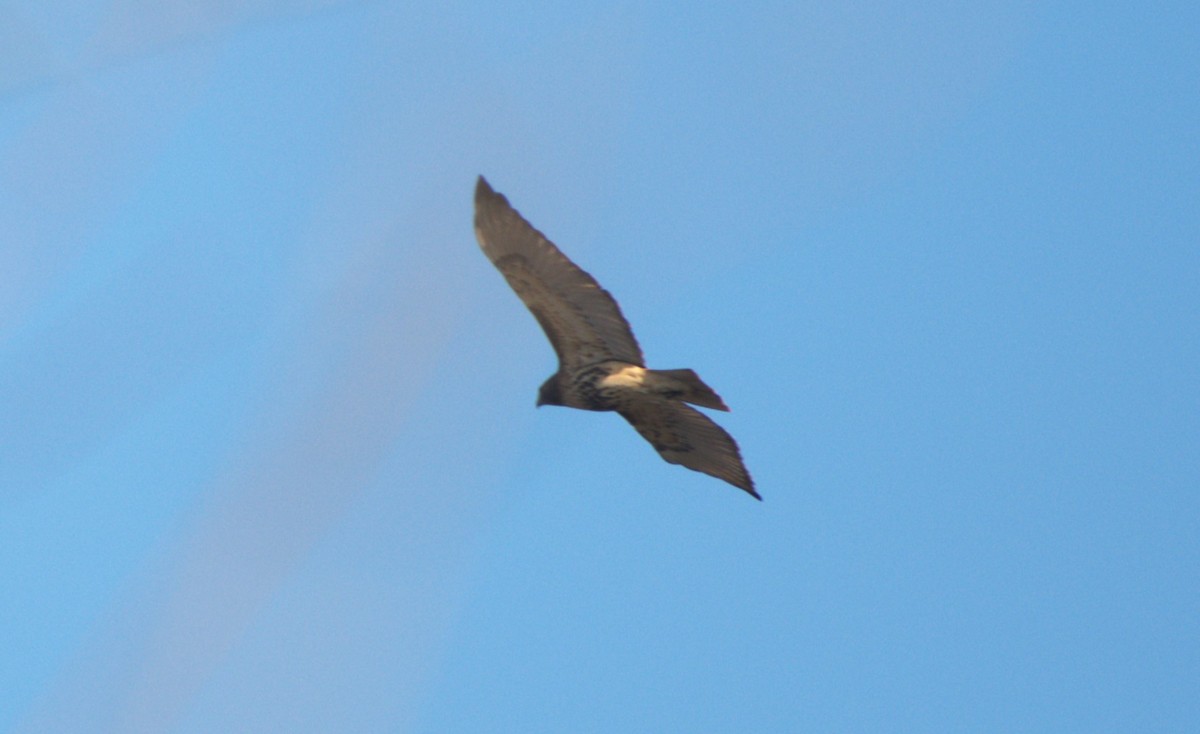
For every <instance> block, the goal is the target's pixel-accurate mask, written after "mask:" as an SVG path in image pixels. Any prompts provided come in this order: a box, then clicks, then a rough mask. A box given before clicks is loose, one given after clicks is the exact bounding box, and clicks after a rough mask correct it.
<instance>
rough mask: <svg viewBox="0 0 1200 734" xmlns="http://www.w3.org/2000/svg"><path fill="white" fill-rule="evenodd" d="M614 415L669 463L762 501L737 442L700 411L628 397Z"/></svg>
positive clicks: (661, 400) (652, 398)
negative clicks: (730, 485) (722, 482)
mask: <svg viewBox="0 0 1200 734" xmlns="http://www.w3.org/2000/svg"><path fill="white" fill-rule="evenodd" d="M617 412H618V413H620V414H621V417H622V418H624V419H625V420H627V421H629V423H630V425H632V426H633V427H634V428H636V429H637V432H638V433H640V434H642V438H644V439H646V440H647V441H649V442H650V445H652V446H653V447H654V448H655V450H657V451H658V453H659V454H660V455H661V456H662V457H663V458H664V459H666V460H667V461H669V462H670V463H672V464H682V465H683V466H686V467H687V468H689V469H694V470H696V471H698V472H704V473H705V474H709V475H711V476H714V477H716V478H717V479H723V480H725V481H726V482H729V483H730V484H732V485H733V486H735V487H738V488H740V489H744V490H746V491H747V492H749V493H750V494H751V495H752V496H753V497H754V498H755V499H759V500H761V499H762V497H759V496H758V492H755V491H754V480H753V479H751V478H750V472H748V471H746V465H745V464H743V463H742V454H741V452H740V451H738V445H737V442H735V441H734V440H733V437H732V436H730V435H729V434H728V433H726V432H725V429H724V428H721V427H720V426H718V425H717V424H716V423H713V422H712V421H711V420H710V419H709V418H708V416H706V415H704V414H703V413H701V412H700V411H698V410H695V409H694V408H689V407H688V406H686V405H684V404H683V403H681V402H679V401H676V400H668V399H666V398H660V397H657V396H654V395H646V394H645V393H628V395H627V396H626V397H625V398H624V400H623V405H622V406H621V407H620V408H618V409H617Z"/></svg>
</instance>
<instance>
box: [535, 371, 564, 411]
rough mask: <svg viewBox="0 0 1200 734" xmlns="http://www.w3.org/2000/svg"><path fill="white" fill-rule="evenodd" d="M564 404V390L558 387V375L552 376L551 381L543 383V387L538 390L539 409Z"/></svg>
mask: <svg viewBox="0 0 1200 734" xmlns="http://www.w3.org/2000/svg"><path fill="white" fill-rule="evenodd" d="M562 404H563V401H562V390H561V389H560V388H559V386H558V375H557V374H555V375H551V376H550V379H548V380H546V381H545V382H543V383H542V386H541V387H540V388H538V399H537V407H539V408H540V407H542V406H543V405H562Z"/></svg>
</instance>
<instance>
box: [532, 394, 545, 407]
mask: <svg viewBox="0 0 1200 734" xmlns="http://www.w3.org/2000/svg"><path fill="white" fill-rule="evenodd" d="M543 405H545V403H543V402H542V396H541V395H539V396H538V399H537V402H536V403H534V404H533V407H535V408H540V407H542V406H543Z"/></svg>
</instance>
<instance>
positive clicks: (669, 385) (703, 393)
mask: <svg viewBox="0 0 1200 734" xmlns="http://www.w3.org/2000/svg"><path fill="white" fill-rule="evenodd" d="M646 372H648V373H649V374H650V376H652V377H653V378H658V379H656V380H653V382H655V383H658V384H655V385H654V386H653V390H654V392H657V393H660V394H662V395H663V396H664V397H669V398H674V399H675V400H682V401H683V402H685V403H691V404H692V405H699V406H700V407H702V408H712V409H713V410H725V411H728V410H729V408H728V407H726V405H725V401H723V400H721V396H720V395H718V394H717V393H716V392H714V391H713V389H712V388H711V387H709V386H708V385H705V384H704V381H703V380H701V379H700V376H699V375H697V374H696V373H695V372H694V371H693V370H686V369H685V370H646Z"/></svg>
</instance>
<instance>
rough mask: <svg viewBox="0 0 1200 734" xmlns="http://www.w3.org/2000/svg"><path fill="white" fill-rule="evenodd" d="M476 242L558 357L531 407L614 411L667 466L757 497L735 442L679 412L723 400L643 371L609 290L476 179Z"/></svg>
mask: <svg viewBox="0 0 1200 734" xmlns="http://www.w3.org/2000/svg"><path fill="white" fill-rule="evenodd" d="M475 236H476V238H478V239H479V246H480V247H482V248H483V252H484V253H485V254H486V255H487V256H488V257H489V258H490V259H491V261H492V263H493V264H494V265H495V266H496V268H497V269H498V270H499V271H500V272H501V273H503V275H504V277H505V278H506V279H507V280H508V284H509V285H510V286H512V289H513V290H514V291H516V292H517V295H518V296H520V298H521V300H522V301H524V302H525V305H526V306H527V307H528V308H529V310H530V311H532V312H533V315H534V318H536V319H537V320H538V323H539V324H541V325H542V330H543V331H545V332H546V336H547V337H548V338H549V339H550V344H552V345H553V346H554V351H555V352H556V353H557V354H558V372H555V373H554V374H553V375H551V376H550V379H548V380H546V382H544V383H543V384H542V387H541V389H540V390H539V391H538V399H537V404H538V406H539V407H540V406H543V405H563V406H566V407H568V408H579V409H581V410H615V411H616V412H617V413H620V414H621V417H623V418H624V419H625V420H627V421H629V423H630V424H631V425H633V427H634V428H635V429H637V432H638V433H640V434H642V438H645V439H646V440H647V441H649V442H650V444H651V445H652V446H654V448H655V449H656V450H657V451H658V453H659V454H661V455H662V457H663V458H664V459H666V460H667V461H669V462H670V463H672V464H682V465H683V466H686V467H687V468H689V469H694V470H696V471H699V472H704V473H705V474H710V475H712V476H714V477H716V478H718V479H723V480H725V481H726V482H729V483H730V484H732V485H733V486H735V487H738V488H740V489H744V490H745V491H747V492H749V493H750V494H751V495H752V496H753V497H755V498H756V499H760V500H761V499H762V497H759V496H758V492H755V491H754V481H753V480H752V479H750V473H749V472H747V471H746V466H745V465H744V464H743V463H742V456H741V453H740V452H739V451H738V446H737V443H735V442H734V440H733V438H732V437H731V436H730V435H729V434H728V433H726V432H725V430H724V429H722V428H721V427H720V426H718V425H717V424H716V423H713V422H712V421H711V420H709V418H708V417H707V416H705V415H704V414H703V413H701V412H700V411H698V410H696V409H694V408H691V407H689V406H687V405H686V403H692V404H693V405H699V406H701V407H704V408H712V409H714V410H726V411H727V410H729V408H727V407H725V403H724V402H723V401H722V400H721V398H720V397H719V396H718V395H717V394H716V393H715V392H713V390H712V388H710V387H709V386H708V385H705V384H704V383H703V382H702V381H701V380H700V378H699V376H697V375H696V373H695V372H693V371H692V370H688V369H682V370H651V369H646V363H645V360H644V359H643V357H642V350H641V348H640V347H639V346H638V343H637V340H636V339H634V338H633V332H632V331H631V330H630V328H629V322H628V321H626V320H625V317H624V316H622V315H621V309H620V308H619V307H618V306H617V302H616V301H615V300H613V297H612V296H611V295H609V293H608V291H606V290H604V289H603V288H601V287H600V284H599V283H597V282H596V279H595V278H593V277H592V276H590V275H588V274H587V273H585V272H584V271H583V270H581V269H580V268H579V266H577V265H576V264H575V263H573V262H571V261H570V260H569V259H567V256H566V255H564V254H562V252H560V251H559V249H558V248H557V247H555V246H554V243H553V242H551V241H550V240H548V239H547V238H546V236H545V235H543V234H542V233H541V232H539V231H537V230H536V229H534V228H533V227H532V226H531V225H530V224H529V222H527V221H525V219H524V218H523V217H522V216H521V215H520V214H519V213H518V212H517V210H515V209H513V208H512V206H511V205H510V204H509V203H508V199H506V198H504V195H503V194H499V193H496V192H495V191H494V190H492V187H491V186H489V185H488V182H487V181H486V180H484V178H483V176H480V177H479V181H478V183H477V184H476V186H475Z"/></svg>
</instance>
